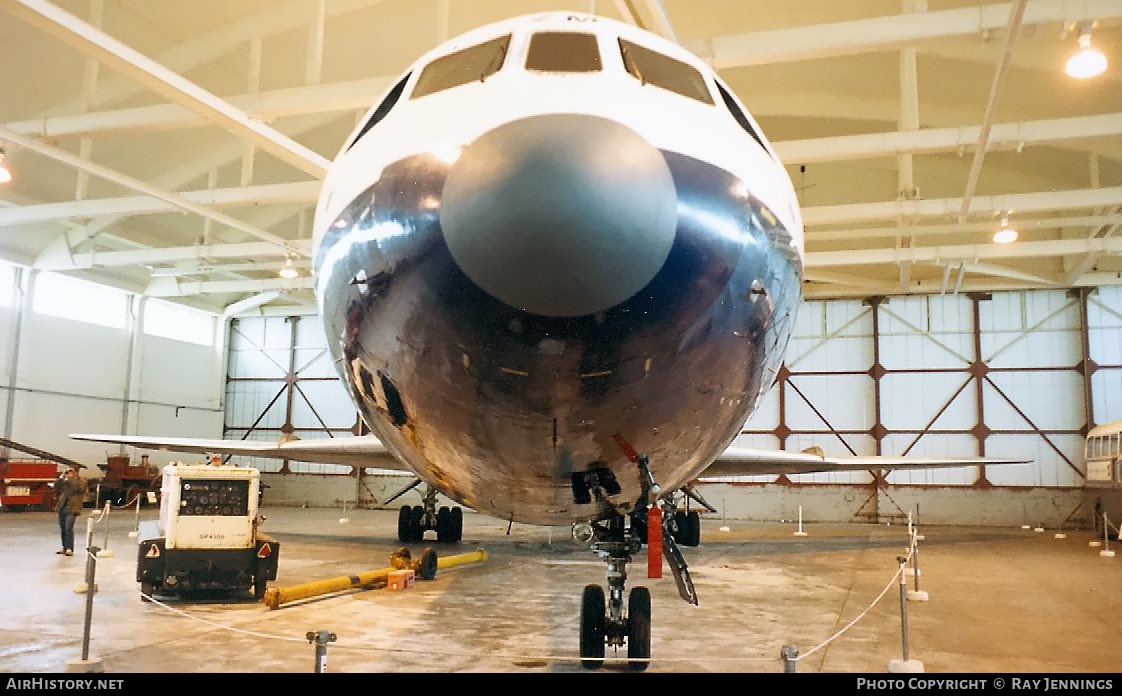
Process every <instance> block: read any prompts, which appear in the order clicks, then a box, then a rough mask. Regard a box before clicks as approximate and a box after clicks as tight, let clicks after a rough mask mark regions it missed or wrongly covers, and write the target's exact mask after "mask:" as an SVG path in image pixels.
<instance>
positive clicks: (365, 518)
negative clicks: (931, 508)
mask: <svg viewBox="0 0 1122 696" xmlns="http://www.w3.org/2000/svg"><path fill="white" fill-rule="evenodd" d="M89 514H90V511H89V510H87V511H86V514H84V515H83V516H82V517H81V518H80V519H79V523H78V527H79V533H78V538H79V542H78V544H77V546H78V548H77V553H76V555H75V556H73V557H69V558H68V557H65V556H59V555H56V554H55V553H54V552H55V550H56V549H57V548H58V547H59V543H58V532H57V527H56V521H55V520H56V518H55V515H54V514H53V513H49V512H8V511H3V512H0V531H2V534H3V537H2V538H3V544H2V545H0V567H2V568H3V572H2V573H0V591H2V595H0V596H3V597H4V603H3V609H2V610H0V671H3V672H8V673H32V674H35V673H38V674H42V673H62V672H80V671H96V670H101V671H104V672H106V673H248V672H289V673H299V672H315V671H316V667H317V661H316V652H315V647H314V646H313V645H312V644H311V643H310V642H309V640H308V634H309V632H318V631H327V632H330V633H334V634H335V636H336V640H335V641H334V642H332V643H329V644H328V646H327V650H326V664H325V668H324V670H323V671H327V672H341V673H352V672H582V671H585V670H584V669H583V668H582V667H581V665H580V662H579V659H578V656H579V653H578V640H579V625H580V622H579V616H580V603H581V602H580V595H581V590H582V588H583V587H584V585H585V584H588V583H597V584H601V585H603V584H604V583H605V564H604V563H603V561H601V560H600V559H599V558H598V557H597V556H596V555H595V554H594V553H593V552H592V551H591V550H589V549H588V548H587V547H585V546H582V545H580V544H578V543H577V542H575V541H573V540H571V538H570V535H569V530H568V528H559V527H555V528H538V527H528V526H522V525H514V526H513V527H512V528H511V529H510V531H509V533H508V530H507V525H505V524H504V523H502V522H499V521H497V520H495V519H492V518H488V517H484V516H482V515H478V514H474V513H467V514H465V518H464V519H465V521H464V537H463V541H462V542H461V543H460V544H458V545H455V546H453V547H448V546H447V545H440V544H437V543H436V542H426V543H425V544H417V545H414V546H413V547H412V548H413V553H414V556H415V557H416V556H419V555H420V551H421V550H423V549H424V548H425V547H429V546H431V547H433V548H435V549H436V550H437V553H438V556H439V557H441V558H444V557H450V556H454V555H457V554H462V553H467V552H471V551H474V550H476V549H483V550H484V551H486V552H487V558H486V559H485V560H483V561H480V562H477V563H471V564H465V565H461V566H458V567H454V568H444V569H441V570H439V571H438V573H437V576H436V578H434V579H433V580H430V581H418V582H417V583H416V584H415V585H414V586H413V587H411V588H409V589H406V590H404V591H400V592H395V591H391V590H389V589H385V588H378V589H362V588H355V589H350V590H347V591H344V592H339V593H335V594H330V595H325V596H321V597H316V598H313V599H306V600H301V601H297V602H292V603H285V604H282V605H281V606H279V607H277V608H275V609H270V608H268V607H267V606H265V605H264V604H263V603H260V602H254V601H253V599H252V598H251V597H249V596H248V595H249V593H248V592H247V593H246V596H244V597H231V596H223V597H211V598H205V597H202V598H193V599H191V600H184V599H179V598H167V597H163V598H158V600H157V601H155V602H144V601H142V599H141V595H140V592H139V586H138V584H137V583H136V581H135V572H136V555H135V549H136V542H135V540H134V539H132V538H130V537H129V532H130V531H132V530H133V529H135V524H136V520H137V518H138V517H139V518H140V519H149V518H154V517H155V515H156V511H155V510H154V509H152V510H147V509H145V510H141V511H140V513H139V515H137V514H136V513H135V511H130V510H124V511H118V510H114V511H112V512H111V513H110V515H109V516H108V520H107V522H108V527H106V526H105V525H104V524H99V525H95V526H94V527H93V538H94V545H96V546H101V547H105V548H107V549H108V550H109V554H108V555H106V556H105V557H102V558H100V559H99V560H98V561H97V563H96V586H97V591H96V592H95V593H94V595H93V600H92V603H91V604H90V608H91V612H90V617H91V621H90V628H89V641H88V643H84V636H85V634H86V631H85V625H86V624H85V617H86V610H87V595H86V594H85V593H84V592H81V589H82V584H83V583H84V580H85V571H86V564H87V558H86V554H85V553H84V550H85V548H86V546H87V544H86V539H87V536H88V534H87V529H88V527H87V524H88V523H87V520H88V519H90V517H89ZM266 514H267V518H268V519H267V521H266V523H265V526H264V529H265V530H266V531H268V532H269V533H271V534H272V535H273V536H274V537H276V538H277V540H278V541H280V542H281V555H280V570H279V574H278V579H277V582H276V583H275V586H277V587H291V586H293V585H296V584H299V583H308V582H313V581H321V580H325V579H328V578H335V577H339V576H347V575H356V574H361V573H366V572H370V571H373V570H376V569H380V568H385V567H387V566H388V565H389V556H390V554H391V553H392V552H393V551H394V550H395V549H397V548H399V547H400V546H401V545H400V544H399V543H398V542H397V540H396V529H397V513H396V511H392V510H384V511H383V510H351V511H349V512H348V513H347V514H346V518H345V521H343V511H342V510H339V509H301V508H267V509H266ZM802 529H803V531H804V532H805V536H799V535H797V534H795V532H797V531H798V526H797V525H793V524H779V523H758V522H742V521H734V520H727V521H725V520H721V519H718V518H712V517H706V516H703V525H702V540H701V545H700V546H698V547H694V548H686V549H684V552H685V556H686V559H687V561H688V563H689V565H690V570H691V572H692V575H693V580H694V583H695V586H696V588H697V593H698V596H699V604H698V605H697V606H693V605H690V604H688V603H686V602H684V601H683V600H682V599H680V598H679V596H678V592H677V587H676V585H675V582H674V578H673V575H672V574H671V573H670V572H669V570H668V569H666V570H664V572H663V576H662V578H661V579H649V578H647V577H646V558H645V554H641V555H640V557H639V558H637V559H636V562H635V563H633V564H632V565H631V566H629V568H628V571H629V581H628V588H629V589H630V588H631V587H634V586H635V585H640V584H642V585H646V586H647V587H649V588H650V590H651V595H652V606H653V609H652V616H653V622H652V639H651V653H652V660H651V664H650V665H649V669H648V670H647V671H649V672H757V673H765V672H774V673H782V672H783V671H784V668H785V667H792V668H793V669H794V671H795V672H800V673H801V672H806V673H813V672H830V673H880V674H885V673H889V672H920V671H922V672H927V673H1084V674H1086V673H1096V674H1101V673H1116V672H1119V671H1122V557H1114V556H1113V555H1112V552H1113V549H1114V547H1115V546H1117V545H1118V542H1117V541H1115V540H1113V539H1107V540H1106V541H1105V545H1104V544H1103V543H1102V542H1103V540H1101V539H1096V538H1095V537H1094V536H1093V534H1092V532H1089V531H1083V532H1068V533H1067V535H1066V538H1056V530H1041V531H1036V530H1034V529H1021V528H1019V527H1018V528H1000V529H995V528H966V527H929V528H924V529H919V530H918V531H919V533H920V534H921V535H922V539H921V540H920V541H919V542H918V555H917V558H918V567H919V573H918V582H917V577H916V575H915V574H914V572H913V571H912V566H911V565H910V564H909V565H908V566H907V568H906V569H905V573H904V574H903V578H904V580H905V584H904V588H903V589H904V590H905V591H910V592H911V594H912V596H913V599H911V600H906V601H904V602H902V601H901V583H900V578H901V574H900V564H899V562H898V561H897V558H898V557H900V556H903V555H906V554H907V552H908V530H907V528H906V526H873V525H858V524H849V525H845V524H828V525H826V524H821V525H820V524H815V523H813V522H808V523H805V524H804V525H803V527H802ZM430 535H431V532H430ZM106 540H108V544H106ZM1092 542H1099V545H1098V546H1093V545H1092ZM1104 552H1105V553H1104ZM917 590H918V592H917ZM924 593H925V594H926V599H924V598H923V595H924ZM902 603H903V605H904V607H903V609H904V610H903V611H902V607H901V604H902ZM905 625H906V631H905ZM905 635H906V641H905ZM905 642H906V645H907V654H906V655H905V653H904V650H905ZM84 644H85V653H83V646H84ZM784 646H792V647H793V648H795V649H796V650H797V660H796V661H795V662H794V663H793V664H790V663H788V664H786V665H785V663H784V661H783V660H782V659H781V657H780V654H781V650H782V649H783V648H784ZM83 656H85V659H83ZM606 658H607V659H606V660H605V663H604V665H603V667H602V668H601V671H604V672H621V671H628V668H627V662H626V648H623V649H621V650H620V651H619V652H618V654H617V653H614V652H613V649H612V648H610V647H609V648H608V650H607V655H606ZM905 658H907V659H906V660H905Z"/></svg>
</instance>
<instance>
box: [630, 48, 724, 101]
mask: <svg viewBox="0 0 1122 696" xmlns="http://www.w3.org/2000/svg"><path fill="white" fill-rule="evenodd" d="M619 50H620V53H621V54H622V55H623V66H624V68H626V69H627V72H628V73H630V74H631V75H632V76H633V77H634V78H635V79H637V80H639V81H640V82H642V83H643V84H644V85H654V86H655V87H661V88H662V89H666V90H670V91H671V92H677V93H678V94H681V95H682V96H683V97H689V98H690V99H696V100H698V101H700V102H704V103H706V104H712V103H713V97H712V95H710V94H709V89H708V88H707V87H706V85H705V78H704V77H702V76H701V73H699V72H698V71H697V70H695V69H694V68H692V67H690V66H689V65H687V64H685V63H683V62H681V61H679V60H675V59H673V58H671V57H669V56H664V55H662V54H661V53H658V52H656V51H652V50H651V49H649V48H645V47H643V46H640V45H639V44H636V43H631V42H630V41H628V40H626V39H620V40H619Z"/></svg>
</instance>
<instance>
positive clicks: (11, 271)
mask: <svg viewBox="0 0 1122 696" xmlns="http://www.w3.org/2000/svg"><path fill="white" fill-rule="evenodd" d="M15 302H16V269H15V268H13V267H12V266H9V265H8V264H6V263H4V262H3V261H0V307H12V306H15Z"/></svg>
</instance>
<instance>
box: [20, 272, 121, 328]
mask: <svg viewBox="0 0 1122 696" xmlns="http://www.w3.org/2000/svg"><path fill="white" fill-rule="evenodd" d="M128 307H129V296H128V294H126V293H124V292H121V291H120V290H115V289H113V288H110V287H106V286H104V285H98V284H96V283H87V282H86V281H84V280H78V279H77V278H70V277H69V276H64V275H59V274H57V273H40V274H39V275H37V276H36V278H35V292H34V299H33V300H32V302H31V311H33V312H35V313H37V314H47V315H50V316H54V317H62V318H63V319H72V320H74V321H80V322H84V323H86V324H98V325H100V326H108V327H111V328H114V329H123V328H125V325H126V324H127V322H128Z"/></svg>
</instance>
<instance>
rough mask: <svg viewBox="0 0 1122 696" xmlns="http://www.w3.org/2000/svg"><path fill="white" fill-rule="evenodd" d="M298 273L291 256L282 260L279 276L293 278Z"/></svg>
mask: <svg viewBox="0 0 1122 696" xmlns="http://www.w3.org/2000/svg"><path fill="white" fill-rule="evenodd" d="M298 275H300V273H299V272H297V270H296V267H295V266H293V265H292V257H291V256H289V257H288V258H287V259H286V260H285V262H284V268H282V269H280V277H281V278H295V277H296V276H298Z"/></svg>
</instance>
